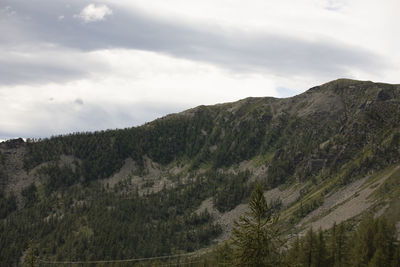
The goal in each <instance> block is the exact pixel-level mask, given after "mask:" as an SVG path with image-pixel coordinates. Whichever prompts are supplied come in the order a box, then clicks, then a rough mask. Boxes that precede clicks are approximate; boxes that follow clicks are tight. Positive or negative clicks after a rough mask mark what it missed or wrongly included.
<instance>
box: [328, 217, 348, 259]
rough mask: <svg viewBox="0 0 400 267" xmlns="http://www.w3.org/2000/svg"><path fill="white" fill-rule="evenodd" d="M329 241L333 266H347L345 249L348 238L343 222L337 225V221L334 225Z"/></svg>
mask: <svg viewBox="0 0 400 267" xmlns="http://www.w3.org/2000/svg"><path fill="white" fill-rule="evenodd" d="M329 243H330V252H331V256H330V259H329V261H330V262H331V263H332V266H334V267H342V266H346V253H345V250H346V243H347V240H346V235H345V229H344V224H343V223H341V224H340V225H339V226H338V225H336V223H335V224H334V225H333V227H332V229H331V238H330V242H329Z"/></svg>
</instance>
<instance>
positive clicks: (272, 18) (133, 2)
mask: <svg viewBox="0 0 400 267" xmlns="http://www.w3.org/2000/svg"><path fill="white" fill-rule="evenodd" d="M399 14H400V1H399V0H383V1H382V0H292V1H288V0H268V1H266V0H247V1H243V0H201V1H199V0H104V1H86V0H24V1H23V0H0V33H1V34H0V107H1V110H0V111H1V112H0V140H4V139H8V138H14V137H49V136H52V135H58V134H65V133H71V132H77V131H93V130H102V129H104V130H105V129H114V128H124V127H130V126H136V125H141V124H143V123H144V122H148V121H151V120H153V119H155V118H158V117H161V116H164V115H166V114H169V113H174V112H179V111H183V110H185V109H187V108H191V107H194V106H198V105H201V104H207V105H208V104H216V103H221V102H230V101H235V100H239V99H242V98H245V97H248V96H275V97H288V96H292V95H295V94H298V93H301V92H303V91H305V90H307V89H308V88H310V87H313V86H315V85H319V84H322V83H325V82H328V81H330V80H333V79H337V78H353V79H360V80H372V81H379V82H388V83H400V52H399V47H400V16H399Z"/></svg>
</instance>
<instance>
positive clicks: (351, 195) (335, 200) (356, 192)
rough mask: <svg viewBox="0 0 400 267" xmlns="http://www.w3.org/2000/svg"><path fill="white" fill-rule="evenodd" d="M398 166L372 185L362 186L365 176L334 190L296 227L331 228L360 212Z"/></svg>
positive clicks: (371, 203) (367, 206)
mask: <svg viewBox="0 0 400 267" xmlns="http://www.w3.org/2000/svg"><path fill="white" fill-rule="evenodd" d="M399 168H400V166H397V167H396V168H394V169H393V170H392V171H391V172H390V173H388V174H387V175H385V176H384V177H382V178H381V179H380V180H379V181H377V182H374V183H373V184H372V185H369V186H366V187H363V185H364V184H365V182H366V181H367V179H368V177H365V178H363V179H360V180H358V181H355V182H354V183H352V184H350V185H349V186H347V187H346V188H344V189H342V190H339V191H338V192H335V193H334V194H332V195H331V196H329V197H328V198H326V199H325V201H324V204H323V205H322V206H321V207H319V208H318V209H316V210H315V211H313V212H311V213H310V214H309V215H307V216H306V217H305V218H304V219H303V220H301V222H300V223H299V224H298V225H297V226H296V227H298V228H300V227H307V228H308V227H312V228H313V229H319V228H321V229H322V230H327V229H329V228H331V227H332V226H333V224H334V223H335V222H336V223H341V222H343V221H346V220H348V219H350V218H353V217H355V216H357V215H359V214H361V213H362V212H363V211H365V210H366V209H368V208H369V207H371V206H372V205H373V204H374V202H373V201H371V200H369V199H368V197H369V196H370V195H371V194H372V193H373V192H375V190H377V189H378V188H379V186H380V185H381V184H382V183H383V182H384V181H385V180H386V179H388V178H389V177H390V176H391V175H392V174H393V173H394V172H395V171H396V170H398V169H399ZM330 210H332V211H331V212H329V213H328V214H327V215H326V216H324V217H322V218H318V217H319V216H321V215H323V214H324V213H326V212H328V211H330ZM313 219H316V220H315V221H313V222H312V221H311V220H313ZM304 231H306V230H304Z"/></svg>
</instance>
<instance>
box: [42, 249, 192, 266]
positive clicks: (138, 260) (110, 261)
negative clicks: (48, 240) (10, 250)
mask: <svg viewBox="0 0 400 267" xmlns="http://www.w3.org/2000/svg"><path fill="white" fill-rule="evenodd" d="M194 254H196V252H190V253H184V254H175V255H168V256H157V257H148V258H138V259H123V260H99V261H48V260H43V259H39V261H40V262H41V263H43V264H64V265H65V264H97V263H122V262H140V261H149V260H161V259H170V258H178V257H186V256H191V255H194Z"/></svg>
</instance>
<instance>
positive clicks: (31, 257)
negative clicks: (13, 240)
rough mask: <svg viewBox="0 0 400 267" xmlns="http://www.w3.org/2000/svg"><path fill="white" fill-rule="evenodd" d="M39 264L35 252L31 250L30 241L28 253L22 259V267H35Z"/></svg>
mask: <svg viewBox="0 0 400 267" xmlns="http://www.w3.org/2000/svg"><path fill="white" fill-rule="evenodd" d="M38 263H39V260H38V258H37V257H36V255H35V251H34V249H33V244H32V241H31V242H30V243H29V248H28V252H27V254H26V256H25V259H24V266H25V267H37V266H38Z"/></svg>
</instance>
